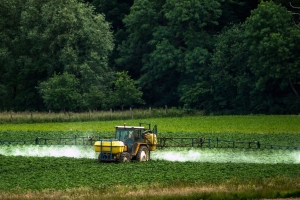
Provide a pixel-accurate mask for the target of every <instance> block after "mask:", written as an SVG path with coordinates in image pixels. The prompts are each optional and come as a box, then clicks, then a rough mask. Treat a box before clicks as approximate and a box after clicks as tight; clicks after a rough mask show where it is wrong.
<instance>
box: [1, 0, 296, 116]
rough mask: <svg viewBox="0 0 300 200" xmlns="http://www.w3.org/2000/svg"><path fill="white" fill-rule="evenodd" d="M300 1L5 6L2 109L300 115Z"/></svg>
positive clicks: (108, 0) (138, 0)
mask: <svg viewBox="0 0 300 200" xmlns="http://www.w3.org/2000/svg"><path fill="white" fill-rule="evenodd" d="M299 6H300V5H299V2H297V0H294V1H287V0H274V1H251V0H201V1H199V0H183V1H178V0H135V1H133V0H125V1H119V0H85V1H82V0H68V1H63V0H51V1H50V0H45V1H40V0H31V1H29V0H12V1H11V0H1V7H0V38H1V44H0V76H1V77H0V110H15V111H22V110H38V111H41V110H47V109H50V110H54V111H55V110H56V111H62V110H65V111H83V110H94V109H99V110H100V109H109V108H119V109H124V107H129V106H136V107H143V106H147V107H149V106H152V107H164V106H165V105H168V106H169V107H182V108H185V109H187V110H193V109H199V110H205V111H208V112H222V113H228V114H247V113H266V114H298V113H299V112H300V97H299V92H300V78H299V77H300V76H299V75H300V67H299V62H300V59H299V56H298V52H300V45H299V42H300V28H299V20H298V19H299V15H300V14H299V13H300V12H299V11H300V9H299Z"/></svg>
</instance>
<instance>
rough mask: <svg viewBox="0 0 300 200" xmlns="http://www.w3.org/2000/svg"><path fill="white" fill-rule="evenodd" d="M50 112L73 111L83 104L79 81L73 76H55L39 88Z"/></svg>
mask: <svg viewBox="0 0 300 200" xmlns="http://www.w3.org/2000/svg"><path fill="white" fill-rule="evenodd" d="M38 90H39V93H40V94H41V96H42V98H43V100H44V103H45V104H46V106H47V108H48V109H49V110H53V111H61V110H63V111H72V110H75V109H78V107H80V106H81V104H82V96H81V94H80V87H79V80H78V79H77V78H76V77H75V75H73V74H68V73H63V74H62V75H54V76H53V77H51V78H49V79H48V80H47V81H44V82H42V83H40V85H39V86H38Z"/></svg>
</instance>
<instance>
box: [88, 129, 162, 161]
mask: <svg viewBox="0 0 300 200" xmlns="http://www.w3.org/2000/svg"><path fill="white" fill-rule="evenodd" d="M142 124H145V123H140V124H139V126H126V124H125V123H124V125H123V126H116V127H115V128H116V135H115V139H113V140H99V141H96V142H95V144H94V150H95V152H96V153H99V155H98V161H99V162H130V161H131V160H137V161H139V162H142V161H148V160H149V159H150V151H155V150H156V145H157V126H156V125H155V126H154V128H153V129H152V130H151V124H147V125H148V129H147V128H145V127H144V126H142Z"/></svg>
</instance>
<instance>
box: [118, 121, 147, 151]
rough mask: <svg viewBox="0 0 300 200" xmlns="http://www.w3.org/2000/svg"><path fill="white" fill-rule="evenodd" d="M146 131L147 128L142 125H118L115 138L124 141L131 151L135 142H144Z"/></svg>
mask: <svg viewBox="0 0 300 200" xmlns="http://www.w3.org/2000/svg"><path fill="white" fill-rule="evenodd" d="M144 132H145V128H144V127H142V126H116V137H115V139H116V140H118V141H122V142H124V144H125V145H126V146H128V149H129V151H130V150H131V149H132V147H133V144H135V143H137V142H144V134H143V133H144Z"/></svg>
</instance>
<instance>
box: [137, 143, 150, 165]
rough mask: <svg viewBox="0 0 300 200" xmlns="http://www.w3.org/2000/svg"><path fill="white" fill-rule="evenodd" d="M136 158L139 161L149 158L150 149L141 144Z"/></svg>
mask: <svg viewBox="0 0 300 200" xmlns="http://www.w3.org/2000/svg"><path fill="white" fill-rule="evenodd" d="M136 160H137V161H139V162H143V161H148V160H149V149H148V148H147V147H146V146H141V147H140V149H139V151H138V152H137V155H136Z"/></svg>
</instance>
